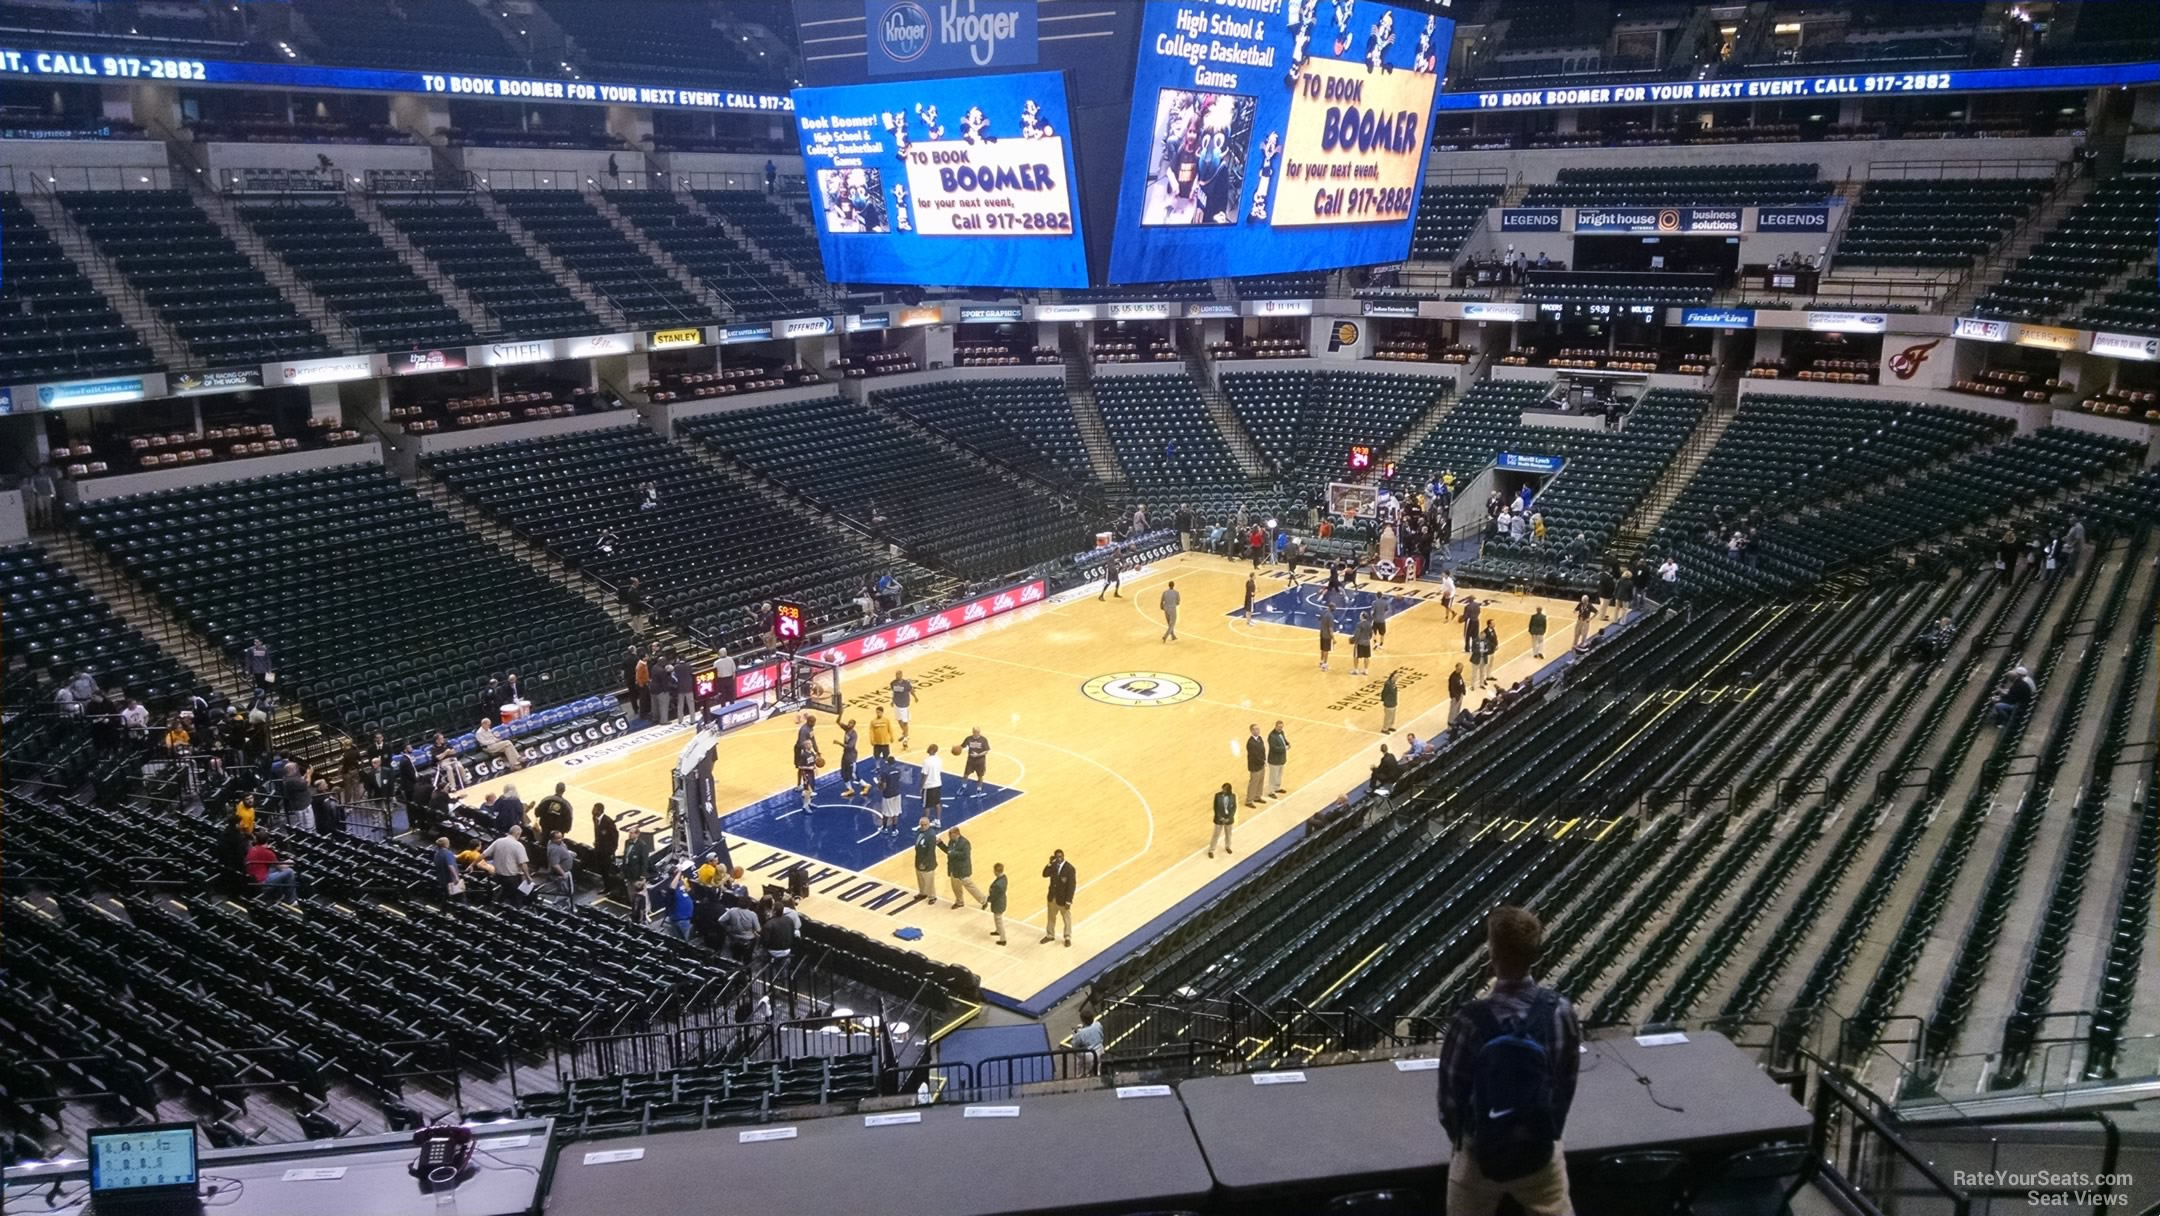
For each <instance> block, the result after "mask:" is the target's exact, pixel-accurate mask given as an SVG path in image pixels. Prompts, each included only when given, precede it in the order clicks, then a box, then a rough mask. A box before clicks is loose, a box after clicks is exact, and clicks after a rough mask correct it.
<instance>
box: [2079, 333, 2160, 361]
mask: <svg viewBox="0 0 2160 1216" xmlns="http://www.w3.org/2000/svg"><path fill="white" fill-rule="evenodd" d="M2092 353H2094V354H2096V355H2108V356H2110V357H2112V358H2116V359H2139V360H2143V361H2147V362H2150V361H2152V360H2154V359H2160V338H2148V337H2141V336H2139V335H2137V334H2094V335H2093V336H2092Z"/></svg>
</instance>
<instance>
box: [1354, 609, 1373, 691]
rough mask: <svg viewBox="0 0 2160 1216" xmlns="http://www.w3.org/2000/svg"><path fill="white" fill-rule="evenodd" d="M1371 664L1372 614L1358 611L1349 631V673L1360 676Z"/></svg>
mask: <svg viewBox="0 0 2160 1216" xmlns="http://www.w3.org/2000/svg"><path fill="white" fill-rule="evenodd" d="M1371 666H1372V614H1371V613H1369V612H1360V613H1358V618H1357V624H1356V625H1354V626H1352V627H1351V632H1350V674H1351V675H1354V676H1361V675H1364V674H1365V673H1366V671H1367V670H1368V669H1369V668H1370V667H1371Z"/></svg>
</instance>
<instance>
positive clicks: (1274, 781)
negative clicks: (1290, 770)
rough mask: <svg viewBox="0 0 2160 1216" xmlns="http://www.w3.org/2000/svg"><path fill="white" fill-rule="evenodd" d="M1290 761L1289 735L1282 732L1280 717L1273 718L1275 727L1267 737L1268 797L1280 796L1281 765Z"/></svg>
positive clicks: (1281, 786) (1281, 783)
mask: <svg viewBox="0 0 2160 1216" xmlns="http://www.w3.org/2000/svg"><path fill="white" fill-rule="evenodd" d="M1288 763H1290V736H1289V735H1288V734H1287V733H1285V732H1284V730H1283V724H1282V719H1280V718H1277V719H1276V720H1275V729H1274V730H1271V731H1269V732H1268V737H1267V787H1268V797H1270V798H1280V797H1281V796H1282V792H1283V779H1282V771H1283V765H1285V764H1288Z"/></svg>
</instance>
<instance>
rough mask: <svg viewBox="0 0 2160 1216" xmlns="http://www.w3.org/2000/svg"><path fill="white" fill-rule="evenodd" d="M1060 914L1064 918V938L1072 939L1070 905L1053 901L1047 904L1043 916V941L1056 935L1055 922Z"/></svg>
mask: <svg viewBox="0 0 2160 1216" xmlns="http://www.w3.org/2000/svg"><path fill="white" fill-rule="evenodd" d="M1060 916H1062V917H1064V918H1065V940H1066V941H1071V940H1072V905H1071V904H1061V903H1055V902H1053V903H1051V904H1050V905H1048V911H1047V912H1046V913H1045V914H1044V916H1043V940H1044V941H1049V940H1050V939H1051V938H1053V937H1056V936H1057V923H1058V917H1060Z"/></svg>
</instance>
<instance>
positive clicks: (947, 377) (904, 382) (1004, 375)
mask: <svg viewBox="0 0 2160 1216" xmlns="http://www.w3.org/2000/svg"><path fill="white" fill-rule="evenodd" d="M1166 366H1167V365H1166ZM968 380H1055V381H1057V382H1058V383H1060V384H1063V383H1064V382H1065V368H1064V365H1063V364H1058V363H1023V364H1020V365H1019V366H1016V367H945V368H939V369H938V370H936V371H926V372H901V373H899V374H898V375H893V376H870V377H866V378H864V379H860V380H850V381H848V382H847V383H849V384H859V385H862V386H863V387H864V389H865V390H866V391H868V392H872V393H881V392H884V391H885V390H886V389H889V388H913V387H914V386H916V385H918V384H951V383H954V382H956V381H968Z"/></svg>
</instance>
